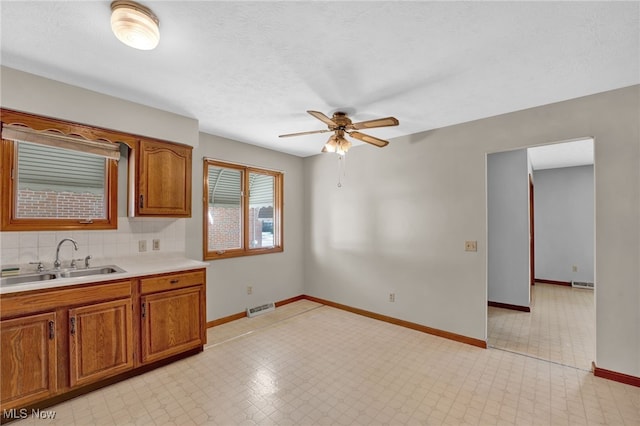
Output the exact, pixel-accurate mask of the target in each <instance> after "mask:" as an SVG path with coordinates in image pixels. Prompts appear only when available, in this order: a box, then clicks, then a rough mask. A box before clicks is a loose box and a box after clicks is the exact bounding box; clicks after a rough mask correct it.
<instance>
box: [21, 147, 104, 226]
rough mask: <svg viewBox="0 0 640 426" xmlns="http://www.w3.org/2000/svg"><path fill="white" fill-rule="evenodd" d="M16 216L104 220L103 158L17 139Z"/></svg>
mask: <svg viewBox="0 0 640 426" xmlns="http://www.w3.org/2000/svg"><path fill="white" fill-rule="evenodd" d="M17 157H18V161H17V167H16V168H15V169H14V179H15V180H16V183H15V187H16V190H17V200H16V201H17V203H16V207H15V216H16V217H17V218H52V219H53V218H55V219H59V218H65V219H71V218H78V219H84V220H95V219H106V217H107V216H106V214H107V212H106V198H107V194H106V182H105V178H106V176H107V160H106V159H105V158H104V157H100V156H97V155H91V154H85V153H83V152H78V151H71V150H67V149H61V148H54V147H50V146H45V145H37V144H31V143H24V142H17Z"/></svg>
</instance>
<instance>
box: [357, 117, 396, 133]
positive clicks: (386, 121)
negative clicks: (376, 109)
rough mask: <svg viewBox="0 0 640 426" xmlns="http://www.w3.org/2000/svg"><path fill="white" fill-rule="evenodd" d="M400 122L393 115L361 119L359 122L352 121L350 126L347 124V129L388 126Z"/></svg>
mask: <svg viewBox="0 0 640 426" xmlns="http://www.w3.org/2000/svg"><path fill="white" fill-rule="evenodd" d="M398 124H400V122H399V121H398V119H397V118H395V117H386V118H376V119H375V120H367V121H361V122H359V123H353V124H351V125H350V126H347V128H349V129H355V130H360V129H371V128H373V127H388V126H397V125H398Z"/></svg>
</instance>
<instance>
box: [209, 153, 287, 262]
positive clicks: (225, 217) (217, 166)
mask: <svg viewBox="0 0 640 426" xmlns="http://www.w3.org/2000/svg"><path fill="white" fill-rule="evenodd" d="M204 173H205V188H204V191H205V194H204V195H205V199H206V200H207V201H208V202H207V204H206V206H205V212H204V214H205V221H204V235H205V250H204V257H205V259H219V258H226V257H236V256H246V255H254V254H262V253H271V252H276V251H282V179H283V177H282V173H280V172H274V171H270V170H263V169H257V168H255V167H247V166H242V165H237V164H230V163H223V162H219V161H214V160H209V159H205V160H204Z"/></svg>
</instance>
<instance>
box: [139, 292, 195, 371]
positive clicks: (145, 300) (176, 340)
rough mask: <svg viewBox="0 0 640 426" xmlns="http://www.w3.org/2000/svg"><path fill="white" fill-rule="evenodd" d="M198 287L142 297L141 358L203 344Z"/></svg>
mask: <svg viewBox="0 0 640 426" xmlns="http://www.w3.org/2000/svg"><path fill="white" fill-rule="evenodd" d="M200 293H201V291H200V289H199V288H187V289H184V290H173V291H167V292H164V293H158V294H151V295H148V296H143V297H142V307H143V308H142V362H144V363H147V362H153V361H156V360H158V359H162V358H166V357H168V356H171V355H175V354H178V353H180V352H184V351H186V350H189V349H193V348H197V347H198V346H202V344H203V342H202V337H201V334H202V333H201V332H200V309H199V306H200V303H199V301H200Z"/></svg>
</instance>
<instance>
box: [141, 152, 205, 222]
mask: <svg viewBox="0 0 640 426" xmlns="http://www.w3.org/2000/svg"><path fill="white" fill-rule="evenodd" d="M138 151H139V152H138V158H137V160H138V161H137V164H138V170H137V172H138V173H136V180H137V185H138V191H136V192H137V199H136V200H135V212H136V215H137V216H168V217H174V216H175V217H191V151H192V148H191V147H190V146H184V145H177V144H172V143H167V142H160V141H152V140H141V141H140V144H139V150H138Z"/></svg>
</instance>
